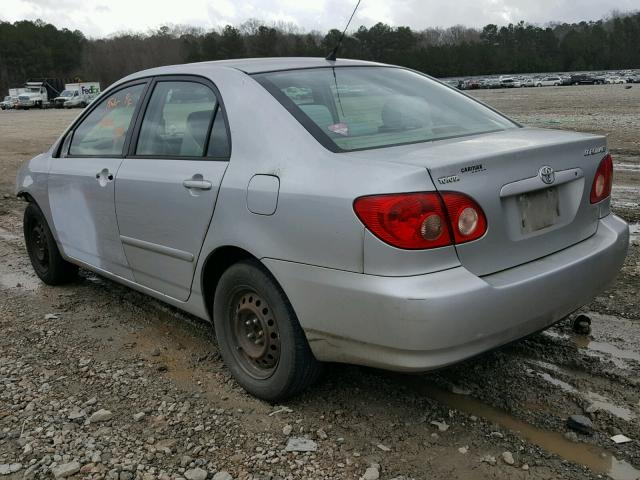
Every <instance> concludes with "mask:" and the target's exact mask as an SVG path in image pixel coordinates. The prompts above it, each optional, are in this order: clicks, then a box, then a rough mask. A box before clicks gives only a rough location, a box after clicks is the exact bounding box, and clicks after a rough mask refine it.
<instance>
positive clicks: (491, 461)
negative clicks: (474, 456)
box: [480, 455, 497, 465]
mask: <svg viewBox="0 0 640 480" xmlns="http://www.w3.org/2000/svg"><path fill="white" fill-rule="evenodd" d="M480 461H481V462H484V463H488V464H489V465H495V464H496V463H497V462H496V457H494V456H493V455H485V456H484V457H482V458H480Z"/></svg>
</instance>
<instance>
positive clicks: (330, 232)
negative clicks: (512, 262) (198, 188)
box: [193, 70, 457, 293]
mask: <svg viewBox="0 0 640 480" xmlns="http://www.w3.org/2000/svg"><path fill="white" fill-rule="evenodd" d="M210 78H211V79H212V80H213V81H214V82H215V83H216V85H217V86H218V88H219V90H220V92H221V95H222V97H223V100H224V103H225V107H226V109H227V115H228V118H229V127H230V131H231V138H232V154H231V160H230V164H229V168H228V169H227V172H226V174H225V177H224V180H223V183H222V187H221V190H220V195H219V198H218V203H217V206H216V210H215V212H214V216H213V221H212V223H211V226H210V229H209V232H208V233H207V236H206V239H205V242H204V247H203V254H202V255H201V257H200V259H199V265H198V269H197V271H196V278H200V276H201V272H202V267H203V263H204V261H205V259H206V257H207V254H208V253H210V252H213V251H214V250H215V249H216V248H219V247H221V246H226V245H234V246H238V247H240V248H243V249H245V250H247V251H248V252H250V253H251V254H253V255H254V256H256V257H258V258H260V259H267V258H271V259H278V260H285V261H290V262H297V263H303V264H309V265H315V266H320V267H325V268H331V269H337V270H345V271H351V272H357V273H363V272H365V270H366V267H365V251H364V245H365V242H367V243H372V245H373V246H374V247H376V248H382V250H386V257H385V260H384V262H385V265H384V266H383V267H381V269H380V272H384V271H388V270H385V269H388V268H390V267H392V266H393V263H394V262H393V259H392V257H393V256H394V254H395V253H397V252H396V249H393V248H392V247H389V246H388V245H386V244H383V243H382V242H380V241H379V240H378V239H377V238H375V237H373V238H369V236H370V234H369V233H366V232H365V228H364V226H363V225H362V223H361V222H360V220H359V219H358V218H357V217H356V215H355V213H354V211H353V201H354V199H356V198H357V197H359V196H362V195H369V194H373V193H392V192H408V191H423V190H433V189H434V188H433V185H432V183H431V180H430V178H429V175H428V172H427V170H426V169H425V168H423V167H419V166H414V165H398V164H393V163H390V162H387V161H385V160H380V159H378V160H372V159H370V158H367V157H366V156H362V157H354V156H351V155H349V154H336V153H332V152H330V151H328V150H326V149H325V148H324V147H322V146H321V145H320V144H319V143H318V142H317V141H316V140H315V139H314V138H313V137H312V136H311V135H310V134H309V133H308V132H307V131H306V130H305V129H304V127H302V125H300V124H299V123H298V122H297V120H295V118H293V116H291V114H290V113H289V112H287V111H286V110H285V109H284V107H282V106H281V105H280V103H278V102H277V101H276V100H275V99H274V98H273V97H272V96H271V95H270V94H269V93H268V92H267V91H266V90H265V89H264V88H263V87H262V86H260V85H259V84H258V83H257V82H256V81H255V80H253V79H252V78H251V77H249V76H248V75H246V74H244V73H241V72H238V71H233V70H229V71H224V70H222V71H220V73H218V72H216V74H215V75H213V74H212V75H211V76H210ZM256 174H266V175H275V176H277V177H278V178H279V180H280V191H279V198H278V203H277V210H276V212H275V213H274V214H273V215H257V214H253V213H251V212H250V211H249V210H248V208H247V202H246V197H247V185H248V183H249V180H250V179H251V177H253V176H254V175H256ZM444 250H448V251H449V254H450V255H451V257H452V259H455V252H454V251H453V248H450V249H444ZM403 253H406V252H404V251H403ZM439 254H441V252H439ZM418 255H419V253H418ZM456 263H457V262H456ZM405 264H406V266H408V267H410V268H409V271H411V270H412V269H413V270H415V268H414V267H413V266H411V265H410V264H411V262H405ZM423 271H424V267H423ZM412 273H413V272H412ZM408 274H411V273H408ZM199 288H200V287H199V285H197V284H194V286H193V289H194V291H195V292H196V293H200V292H198V289H199Z"/></svg>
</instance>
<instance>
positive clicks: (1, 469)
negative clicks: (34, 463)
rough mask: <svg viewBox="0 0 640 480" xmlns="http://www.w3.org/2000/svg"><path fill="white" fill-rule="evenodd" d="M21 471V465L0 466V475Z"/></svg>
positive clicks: (8, 464) (6, 464)
mask: <svg viewBox="0 0 640 480" xmlns="http://www.w3.org/2000/svg"><path fill="white" fill-rule="evenodd" d="M20 470H22V464H21V463H3V464H2V465H0V475H11V474H12V473H16V472H18V471H20Z"/></svg>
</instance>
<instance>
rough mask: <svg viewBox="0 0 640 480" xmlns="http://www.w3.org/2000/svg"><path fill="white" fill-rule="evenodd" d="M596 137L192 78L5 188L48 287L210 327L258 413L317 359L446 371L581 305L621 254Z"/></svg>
mask: <svg viewBox="0 0 640 480" xmlns="http://www.w3.org/2000/svg"><path fill="white" fill-rule="evenodd" d="M296 89H297V90H296ZM301 92H302V93H303V94H301ZM339 92H342V93H339ZM290 95H292V96H290ZM35 133H36V132H34V134H35ZM606 142H607V139H606V137H604V136H600V135H591V134H582V133H576V132H568V131H559V130H544V129H539V128H526V127H522V126H520V125H519V124H518V123H516V122H514V121H512V120H510V119H509V118H507V117H505V116H503V115H501V114H500V113H498V112H496V111H494V110H492V109H490V108H488V107H486V106H485V105H483V104H482V103H480V102H478V101H476V100H474V99H472V98H470V97H468V96H466V95H462V94H460V93H459V92H457V91H455V90H453V89H451V88H449V87H447V86H446V85H443V84H442V83H440V82H437V81H435V80H433V79H431V78H430V77H428V76H426V75H423V74H420V73H417V72H414V71H411V70H408V69H404V68H401V67H395V66H391V65H384V64H378V63H372V62H363V61H356V60H337V61H327V60H325V59H324V58H262V59H238V60H226V61H221V62H202V63H195V64H188V65H174V66H166V67H159V68H154V69H151V70H146V71H142V72H138V73H135V74H132V75H129V76H128V77H126V78H124V79H122V80H121V81H119V82H116V83H115V84H113V85H112V86H111V87H110V88H109V89H108V90H107V91H105V92H104V93H103V94H102V95H101V96H100V97H99V98H98V99H96V101H94V102H93V103H92V104H91V105H90V106H89V107H88V108H87V109H86V110H85V111H84V112H83V113H82V114H81V115H80V116H79V117H78V118H77V119H76V120H74V122H73V123H72V124H71V125H70V127H69V128H68V129H67V130H66V131H65V132H64V133H63V135H62V136H61V137H60V139H59V140H58V141H56V142H55V144H54V145H53V146H52V147H51V148H50V149H49V150H47V151H46V152H45V153H43V154H40V155H38V156H36V157H34V158H33V159H31V160H30V161H28V162H27V163H26V164H25V165H23V166H22V168H21V169H20V171H19V173H18V176H17V180H16V194H17V195H18V196H20V197H22V198H24V199H25V200H27V201H28V204H27V206H26V210H25V214H24V238H25V243H26V248H27V252H28V255H29V258H30V260H31V263H32V265H33V268H34V270H35V272H36V274H37V275H38V276H39V277H40V278H41V279H42V280H43V281H44V282H45V283H47V284H53V285H55V284H61V283H64V282H68V281H71V280H72V279H73V278H74V276H75V275H76V273H77V271H78V266H82V267H85V268H87V269H89V270H92V271H95V272H98V273H99V274H101V275H104V276H106V277H108V278H110V279H112V280H114V281H116V282H119V283H122V284H125V285H128V286H130V287H132V288H135V289H136V290H139V291H141V292H144V293H146V294H148V295H150V296H153V297H155V298H158V299H160V300H162V301H165V302H168V303H170V304H171V305H174V306H176V307H178V308H181V309H184V310H186V311H188V312H190V313H192V314H194V315H196V316H198V317H201V318H203V319H205V320H209V321H212V322H213V324H214V326H215V334H216V337H217V351H219V352H220V354H221V355H222V357H223V359H224V361H225V363H226V365H227V366H228V368H229V370H230V372H231V374H232V375H233V377H234V378H235V379H236V380H237V382H238V383H239V384H240V385H242V386H243V387H244V388H245V389H246V390H247V391H249V392H250V393H252V394H254V395H256V396H258V397H260V398H263V399H265V400H268V401H272V402H274V401H278V400H281V399H283V398H286V397H288V396H291V395H294V394H296V393H298V392H300V391H301V390H302V389H303V388H305V387H306V386H307V385H309V384H310V383H312V382H313V381H314V380H315V379H316V378H317V377H318V375H319V373H320V370H321V366H322V362H345V363H354V364H361V365H367V366H371V367H377V368H385V369H391V370H399V371H412V372H421V371H425V370H430V369H434V368H439V367H444V366H447V365H451V364H453V363H456V362H460V361H462V360H464V359H467V358H470V357H473V356H475V355H478V354H480V353H482V352H485V351H487V350H491V349H494V348H496V347H499V346H501V345H505V344H508V343H510V342H513V341H515V340H518V339H520V338H523V337H526V336H528V335H531V334H533V333H535V332H538V331H541V330H543V329H545V328H548V327H549V326H551V325H553V324H554V323H556V322H558V321H560V320H561V319H563V318H565V317H566V316H568V315H569V314H571V313H572V312H574V311H575V310H576V309H578V308H580V307H581V306H583V305H585V304H587V303H589V302H590V301H591V300H592V298H593V297H594V296H595V295H597V294H599V293H600V292H602V291H603V290H604V289H605V288H607V287H608V285H609V284H611V283H612V281H613V280H614V279H615V277H616V275H617V274H618V272H619V270H620V268H621V266H622V264H623V262H624V259H625V256H626V252H627V248H628V245H629V228H628V226H627V224H626V223H625V222H624V221H623V220H621V219H620V218H618V217H617V216H616V215H614V214H613V213H612V212H611V208H610V203H611V199H610V195H611V185H612V175H613V162H612V159H611V155H610V154H609V152H608V149H607V143H606ZM104 288H108V286H105V287H104Z"/></svg>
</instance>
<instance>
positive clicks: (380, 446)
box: [376, 443, 391, 452]
mask: <svg viewBox="0 0 640 480" xmlns="http://www.w3.org/2000/svg"><path fill="white" fill-rule="evenodd" d="M376 446H377V447H378V448H379V449H380V450H382V451H383V452H390V451H391V448H389V447H387V446H386V445H383V444H382V443H379V444H378V445H376Z"/></svg>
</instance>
